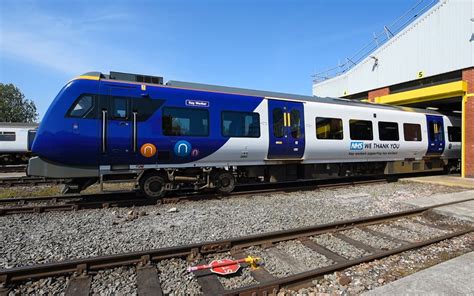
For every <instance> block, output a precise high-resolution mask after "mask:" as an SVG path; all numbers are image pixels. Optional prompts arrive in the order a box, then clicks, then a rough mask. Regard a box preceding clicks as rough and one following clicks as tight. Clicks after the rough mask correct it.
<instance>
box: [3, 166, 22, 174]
mask: <svg viewBox="0 0 474 296" xmlns="http://www.w3.org/2000/svg"><path fill="white" fill-rule="evenodd" d="M25 171H26V164H18V165H0V173H21V172H25Z"/></svg>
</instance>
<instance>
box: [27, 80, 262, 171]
mask: <svg viewBox="0 0 474 296" xmlns="http://www.w3.org/2000/svg"><path fill="white" fill-rule="evenodd" d="M84 93H90V94H101V95H114V94H115V95H120V96H129V97H132V100H133V98H141V97H143V96H148V97H150V98H152V99H159V100H164V104H163V105H161V106H160V108H159V109H158V110H157V111H156V112H155V113H154V114H153V115H152V116H150V118H148V120H146V121H142V122H138V124H137V130H138V145H137V146H138V151H137V153H133V150H132V148H133V147H132V144H131V135H132V131H131V126H132V125H131V121H124V120H109V121H108V137H107V141H108V145H107V148H108V149H107V153H105V154H103V153H102V152H101V126H102V122H101V119H78V118H69V117H66V116H65V115H66V113H67V111H68V110H69V108H70V107H71V105H72V104H73V102H74V101H75V100H76V99H77V98H78V97H79V95H81V94H84ZM189 100H192V101H194V102H208V105H207V106H206V105H205V104H198V106H196V107H189V104H190V103H189ZM262 100H263V98H262V97H252V96H245V95H235V94H223V93H214V92H207V91H198V90H188V89H180V88H172V87H166V86H150V85H148V86H147V88H146V91H142V90H141V88H140V85H139V84H132V83H126V82H115V81H94V80H83V79H78V80H73V81H71V82H69V83H68V84H67V85H66V86H65V87H64V88H63V89H62V90H61V91H60V92H59V94H58V95H57V97H56V98H55V99H54V101H53V103H52V104H51V106H50V107H49V109H48V111H47V112H46V114H45V116H44V118H43V120H42V122H41V124H40V127H39V129H38V134H37V137H36V139H35V141H34V143H33V147H32V150H33V152H34V153H35V154H37V155H38V156H40V157H42V158H43V159H45V160H49V161H52V162H56V163H60V164H68V165H76V166H87V167H96V166H97V165H99V164H104V165H105V164H157V163H159V164H168V163H169V164H178V163H188V162H192V161H196V160H199V159H202V158H204V157H206V156H208V155H210V154H212V153H214V152H215V151H217V150H218V149H219V148H220V147H222V146H223V145H224V144H225V143H226V142H227V141H228V140H229V137H223V136H222V134H221V118H220V116H221V111H224V110H233V111H243V112H252V111H254V110H255V109H256V108H257V106H258V105H259V104H260V103H261V102H262ZM186 101H188V102H187V103H186ZM186 105H188V106H186ZM166 106H168V107H187V108H206V109H208V110H209V122H210V127H209V136H208V137H190V136H164V135H163V133H162V120H161V114H162V111H161V109H162V108H163V107H166ZM109 109H110V108H109ZM99 118H100V117H99ZM127 123H128V124H127ZM262 132H264V131H262ZM182 140H184V141H187V142H188V143H189V144H190V145H191V146H192V149H193V150H192V153H188V154H187V155H183V154H179V153H178V155H177V154H176V153H175V152H174V151H175V145H176V144H177V143H178V142H179V141H182ZM146 143H152V144H154V145H155V146H156V147H157V150H158V153H157V154H156V155H155V156H154V157H151V158H146V157H143V156H142V155H141V154H140V152H139V150H140V147H141V146H142V145H143V144H146ZM127 148H128V149H127ZM127 150H128V151H127ZM161 153H169V155H170V158H169V159H160V160H159V157H158V154H161Z"/></svg>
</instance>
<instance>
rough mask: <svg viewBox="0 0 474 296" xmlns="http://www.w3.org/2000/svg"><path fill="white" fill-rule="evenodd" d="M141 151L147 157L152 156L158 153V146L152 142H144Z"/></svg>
mask: <svg viewBox="0 0 474 296" xmlns="http://www.w3.org/2000/svg"><path fill="white" fill-rule="evenodd" d="M140 153H141V154H142V155H143V156H145V157H152V156H154V155H155V154H156V146H155V145H153V144H151V143H146V144H143V145H142V147H141V148H140Z"/></svg>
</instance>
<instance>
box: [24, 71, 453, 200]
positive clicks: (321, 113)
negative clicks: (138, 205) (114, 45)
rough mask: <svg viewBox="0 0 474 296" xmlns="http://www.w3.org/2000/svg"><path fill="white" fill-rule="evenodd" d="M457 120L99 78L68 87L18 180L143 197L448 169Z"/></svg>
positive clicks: (151, 80) (332, 101)
mask: <svg viewBox="0 0 474 296" xmlns="http://www.w3.org/2000/svg"><path fill="white" fill-rule="evenodd" d="M460 135H461V131H460V120H459V118H456V117H449V116H445V115H443V114H440V113H438V112H435V111H432V110H423V109H413V108H407V107H398V106H388V105H379V104H372V103H364V102H359V101H351V100H347V99H338V98H320V97H311V96H300V95H291V94H284V93H275V92H265V91H256V90H249V89H240V88H231V87H222V86H214V85H205V84H196V83H188V82H179V81H169V82H167V83H166V84H163V78H162V77H155V76H145V75H135V74H127V73H120V72H110V74H109V75H105V74H102V73H98V72H91V73H87V74H84V75H82V76H80V77H78V78H76V79H73V80H72V81H70V82H68V83H67V84H66V85H65V86H64V87H63V89H62V90H61V91H60V92H59V94H58V95H57V97H56V98H55V99H54V101H53V102H52V104H51V106H50V107H49V109H48V111H47V112H46V114H45V116H44V118H43V120H42V122H41V124H40V126H39V129H38V133H37V136H36V139H35V140H34V142H33V148H32V149H33V152H34V154H35V155H37V157H34V158H32V159H30V161H29V166H28V174H29V175H33V176H44V177H49V178H69V179H70V183H69V187H68V188H69V190H70V191H81V190H83V189H85V188H86V187H87V186H89V185H91V184H93V183H96V182H98V181H99V182H102V181H104V180H109V179H119V180H127V179H131V178H135V179H136V180H137V186H139V188H140V190H141V191H142V192H143V194H144V195H145V196H147V197H151V198H158V197H161V196H163V195H164V194H165V193H166V192H169V191H172V190H177V189H180V188H184V187H191V188H194V189H196V190H203V189H214V190H217V191H218V192H220V193H229V192H231V191H232V190H233V189H234V187H235V185H236V184H242V183H248V182H284V181H295V180H313V179H328V178H339V177H347V176H366V175H393V174H405V173H416V172H430V171H442V170H445V169H447V168H453V167H454V168H455V167H457V166H458V162H459V159H460V138H461V136H460Z"/></svg>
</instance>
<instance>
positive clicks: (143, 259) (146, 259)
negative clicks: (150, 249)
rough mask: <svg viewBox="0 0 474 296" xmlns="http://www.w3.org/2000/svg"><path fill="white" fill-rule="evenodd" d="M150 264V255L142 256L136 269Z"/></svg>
mask: <svg viewBox="0 0 474 296" xmlns="http://www.w3.org/2000/svg"><path fill="white" fill-rule="evenodd" d="M150 264H151V256H150V255H143V256H142V257H141V258H140V262H138V268H141V267H145V266H149V265H150Z"/></svg>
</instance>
